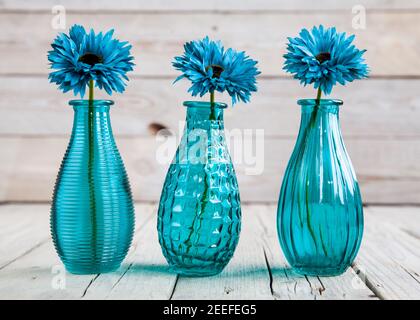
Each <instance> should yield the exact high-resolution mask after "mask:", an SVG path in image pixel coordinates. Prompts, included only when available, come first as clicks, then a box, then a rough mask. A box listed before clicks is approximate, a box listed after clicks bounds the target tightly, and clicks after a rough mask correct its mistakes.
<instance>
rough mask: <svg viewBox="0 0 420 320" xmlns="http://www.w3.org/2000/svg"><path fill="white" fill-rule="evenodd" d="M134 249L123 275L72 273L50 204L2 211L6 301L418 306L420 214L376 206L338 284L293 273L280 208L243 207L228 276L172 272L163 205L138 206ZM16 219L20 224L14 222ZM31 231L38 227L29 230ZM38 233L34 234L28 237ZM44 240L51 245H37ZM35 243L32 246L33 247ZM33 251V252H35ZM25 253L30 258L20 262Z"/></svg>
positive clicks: (1, 280) (0, 280) (1, 294)
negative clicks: (59, 280)
mask: <svg viewBox="0 0 420 320" xmlns="http://www.w3.org/2000/svg"><path fill="white" fill-rule="evenodd" d="M135 209H136V218H137V224H136V226H137V231H136V234H135V240H134V245H133V247H132V248H131V250H130V252H129V255H128V256H127V259H126V260H125V261H124V263H123V265H122V267H121V268H120V270H118V271H116V272H114V273H109V274H103V275H102V274H101V275H90V276H75V275H71V274H68V273H65V289H58V288H56V287H54V283H56V279H55V277H56V276H57V274H56V273H53V269H52V268H53V267H54V266H56V267H57V266H58V267H60V266H61V262H60V261H59V258H58V256H57V255H56V253H55V250H54V249H53V245H52V242H51V239H49V231H48V216H49V214H48V211H49V206H48V205H33V204H28V205H0V239H3V240H4V239H8V238H10V239H11V238H12V237H13V242H14V243H13V244H11V240H12V239H11V240H10V241H9V242H8V241H3V240H2V241H1V242H0V252H1V253H2V258H3V256H7V255H9V259H11V260H10V263H8V264H7V265H5V266H3V267H2V268H0V299H170V298H172V299H196V298H207V299H366V300H368V299H369V300H370V299H378V298H379V299H419V297H420V279H419V278H420V277H419V274H418V270H420V251H419V247H420V238H419V237H418V228H419V222H418V221H419V219H418V216H419V214H420V207H407V206H400V207H398V206H394V207H384V206H380V207H379V206H369V207H368V208H365V234H364V238H363V242H362V247H361V250H360V253H359V255H358V256H357V258H356V262H355V264H354V266H353V268H350V269H349V270H348V271H347V272H346V273H345V274H343V275H341V276H338V277H331V278H324V277H305V276H299V275H296V274H294V273H293V271H292V270H290V268H289V267H288V264H287V262H286V261H285V259H284V257H283V255H282V253H281V249H280V246H279V244H278V240H277V234H276V211H277V210H276V205H275V204H269V205H263V204H260V205H246V204H244V205H243V230H242V232H241V238H240V242H239V246H238V248H237V250H236V252H235V255H234V257H233V259H232V261H231V262H230V263H229V265H228V266H227V268H226V269H225V270H224V271H223V273H222V274H220V275H219V276H215V277H209V278H195V279H192V278H182V277H179V278H178V280H176V279H177V276H176V275H174V274H172V273H171V272H169V271H168V267H167V264H166V262H165V259H164V258H163V256H162V253H161V250H160V247H159V244H158V242H157V232H156V215H155V214H156V210H157V205H156V204H137V205H136V208H135ZM13 216H14V217H15V219H13V218H12V217H13ZM28 225H31V228H28ZM28 230H31V231H32V234H31V233H30V232H28ZM36 237H38V239H47V241H45V242H42V243H41V244H40V245H37V240H36ZM31 242H32V243H31ZM28 249H31V250H28ZM12 251H13V253H14V254H15V255H16V254H18V253H19V252H24V254H20V255H18V256H15V255H13V254H11V253H12Z"/></svg>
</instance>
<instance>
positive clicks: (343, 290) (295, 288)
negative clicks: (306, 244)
mask: <svg viewBox="0 0 420 320" xmlns="http://www.w3.org/2000/svg"><path fill="white" fill-rule="evenodd" d="M253 209H254V214H256V215H257V216H258V218H259V221H260V225H261V226H262V227H263V233H262V234H261V235H260V236H261V238H262V241H263V242H264V251H265V254H266V259H267V266H268V267H269V269H270V274H271V288H272V292H273V296H274V297H275V298H276V299H312V300H321V299H327V300H341V299H350V300H369V299H377V297H376V296H375V295H374V294H373V292H372V291H371V290H370V289H369V288H368V287H367V286H366V285H365V284H364V283H363V282H361V281H360V278H359V277H358V275H357V274H356V273H355V271H354V270H353V269H351V268H349V269H348V270H347V271H346V272H345V273H344V274H343V275H341V276H339V277H309V276H301V275H298V274H296V273H294V272H293V270H292V269H291V268H290V267H289V266H288V264H287V262H286V259H285V257H284V256H283V254H282V251H281V248H280V245H279V242H278V237H277V230H276V226H277V221H276V217H277V207H276V206H275V205H267V206H261V207H254V208H253Z"/></svg>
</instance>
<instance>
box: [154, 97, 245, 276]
mask: <svg viewBox="0 0 420 320" xmlns="http://www.w3.org/2000/svg"><path fill="white" fill-rule="evenodd" d="M184 106H186V107H187V120H186V126H185V130H184V134H183V137H182V138H181V142H180V145H179V147H178V149H177V151H176V155H175V158H174V160H173V162H172V164H171V165H170V168H169V170H168V173H167V176H166V180H165V183H164V186H163V190H162V195H161V199H160V204H159V212H158V226H157V227H158V234H159V242H160V245H161V247H162V251H163V254H164V256H165V257H166V259H167V261H168V263H169V265H170V266H171V268H172V269H173V270H174V271H175V272H177V273H179V274H182V275H186V276H208V275H214V274H217V273H219V272H221V271H222V270H223V268H224V267H225V266H226V264H227V263H228V262H229V260H230V259H231V257H232V256H233V253H234V250H235V248H236V245H237V243H238V239H239V232H240V226H241V206H240V199H239V190H238V183H237V180H236V176H235V170H234V168H233V164H232V161H231V158H230V155H229V152H228V149H227V145H226V139H225V134H224V123H223V109H224V108H225V107H226V104H222V103H214V104H213V107H211V104H210V103H207V102H192V101H187V102H184Z"/></svg>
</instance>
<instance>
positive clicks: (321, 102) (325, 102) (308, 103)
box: [297, 99, 343, 106]
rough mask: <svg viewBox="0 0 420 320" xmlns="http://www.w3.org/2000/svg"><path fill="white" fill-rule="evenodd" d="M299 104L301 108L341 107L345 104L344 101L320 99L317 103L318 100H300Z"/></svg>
mask: <svg viewBox="0 0 420 320" xmlns="http://www.w3.org/2000/svg"><path fill="white" fill-rule="evenodd" d="M297 104H298V105H300V106H315V105H317V104H319V105H321V106H331V105H334V106H341V105H342V104H343V100H339V99H320V100H319V101H317V99H299V100H298V101H297Z"/></svg>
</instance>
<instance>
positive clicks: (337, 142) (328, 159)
mask: <svg viewBox="0 0 420 320" xmlns="http://www.w3.org/2000/svg"><path fill="white" fill-rule="evenodd" d="M298 104H299V105H300V106H301V110H302V118H301V124H300V130H299V135H298V138H297V142H296V145H295V148H294V150H293V153H292V156H291V158H290V160H289V164H288V166H287V169H286V173H285V175H284V179H283V184H282V187H281V191H280V199H279V204H278V217H277V230H278V236H279V239H280V244H281V247H282V249H283V253H284V255H285V257H286V259H287V260H288V262H289V263H290V265H291V266H292V268H293V269H294V270H295V271H296V272H297V273H300V274H306V275H314V276H315V275H319V276H334V275H339V274H341V273H343V272H345V270H346V269H347V268H348V267H349V266H350V265H351V263H352V262H353V260H354V258H355V257H356V254H357V251H358V250H359V246H360V242H361V240H362V233H363V207H362V199H361V195H360V190H359V185H358V182H357V179H356V175H355V173H354V170H353V166H352V164H351V162H350V158H349V156H348V154H347V151H346V148H345V147H344V143H343V139H342V135H341V130H340V124H339V117H338V115H339V108H340V106H341V105H342V101H339V100H321V101H320V102H318V103H317V102H316V100H299V101H298Z"/></svg>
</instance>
